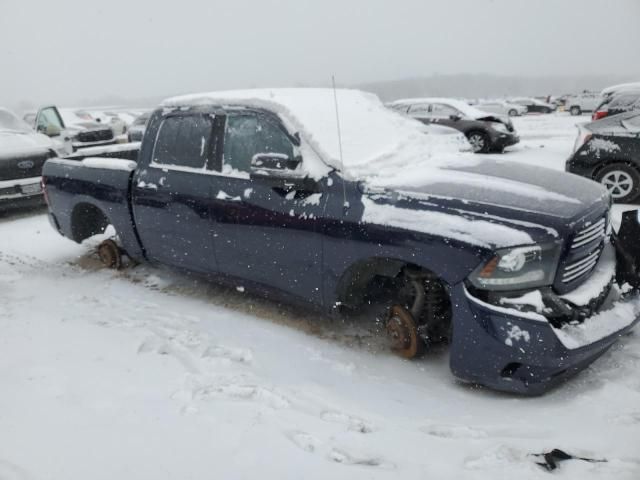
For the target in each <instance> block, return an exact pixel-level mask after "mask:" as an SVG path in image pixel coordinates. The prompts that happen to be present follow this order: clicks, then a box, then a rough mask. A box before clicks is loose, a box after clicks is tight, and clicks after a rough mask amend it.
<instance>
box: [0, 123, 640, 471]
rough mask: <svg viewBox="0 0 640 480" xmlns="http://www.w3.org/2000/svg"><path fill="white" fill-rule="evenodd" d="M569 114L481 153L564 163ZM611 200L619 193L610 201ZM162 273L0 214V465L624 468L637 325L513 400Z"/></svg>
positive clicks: (337, 330) (630, 452) (245, 297)
mask: <svg viewBox="0 0 640 480" xmlns="http://www.w3.org/2000/svg"><path fill="white" fill-rule="evenodd" d="M586 120H587V117H582V118H579V119H576V118H575V117H570V116H567V115H549V116H531V117H524V118H518V119H515V121H514V123H515V125H516V128H517V129H518V131H519V133H520V134H521V137H522V142H521V143H520V144H519V145H517V146H515V147H512V148H511V149H509V152H508V153H506V154H505V155H502V156H497V158H500V159H502V160H509V161H514V162H523V163H532V164H536V165H541V166H545V167H549V168H556V169H559V170H562V169H563V167H564V162H565V160H566V158H567V157H568V155H569V153H570V150H571V148H572V145H573V141H574V139H575V136H576V129H575V127H574V125H575V123H576V121H586ZM619 210H621V209H620V208H619V209H618V211H619ZM242 290H243V289H242V288H239V289H238V291H236V290H228V289H225V288H222V287H217V286H215V285H211V284H207V283H205V282H200V281H197V280H193V279H191V278H188V277H186V276H182V275H179V274H176V273H173V272H170V271H166V270H163V269H156V268H151V267H148V266H144V265H143V266H138V267H136V268H133V269H129V270H125V271H122V272H113V271H107V270H104V269H101V268H99V266H98V264H97V262H96V260H95V258H94V257H93V256H92V245H91V244H89V245H82V246H79V245H76V244H74V243H72V242H70V241H69V240H66V239H64V238H62V237H59V236H58V235H57V234H56V233H55V232H54V231H53V229H52V228H51V227H50V226H49V224H48V222H47V219H46V216H45V215H44V212H43V211H42V210H40V211H36V212H27V213H25V212H22V213H14V214H10V215H2V216H1V217H0V392H2V395H0V479H2V480H9V479H11V480H13V479H56V480H58V479H63V478H64V479H65V480H76V479H78V480H80V479H82V480H86V479H89V478H90V479H92V480H99V479H109V480H112V479H115V478H117V479H136V480H142V479H154V480H160V479H191V478H193V479H203V478H221V479H245V478H246V479H254V478H263V479H271V478H273V479H276V478H277V479H288V478H292V479H300V478H304V479H315V478H318V479H323V480H324V479H327V478H331V479H340V478H345V479H358V478H403V479H424V478H433V479H467V478H469V479H492V480H493V479H496V478H522V479H536V478H540V479H543V478H548V477H549V475H550V474H549V473H547V472H546V471H544V470H543V469H542V468H540V467H539V466H537V465H536V464H535V458H534V457H532V456H530V454H533V453H538V452H542V451H548V450H551V449H553V448H561V449H563V450H566V451H568V452H570V453H573V454H576V455H579V456H586V457H592V458H606V459H607V460H608V462H606V463H586V462H580V461H569V462H566V463H564V464H562V465H561V467H560V470H559V471H557V472H555V473H553V475H554V476H555V477H558V478H563V479H582V478H602V479H610V478H615V479H617V480H618V479H619V480H623V479H638V478H640V447H639V446H638V445H640V373H639V371H640V332H637V331H636V332H634V333H632V334H630V335H628V336H626V337H625V338H623V339H621V341H620V342H619V343H618V344H617V345H616V346H615V347H613V348H612V349H611V350H610V351H609V352H608V353H607V354H605V355H604V356H603V357H602V358H601V359H600V360H598V361H597V362H596V363H595V364H593V365H592V366H591V367H590V368H589V369H587V370H586V371H585V372H583V373H581V374H580V375H579V376H578V377H576V378H574V379H573V380H571V381H570V382H569V383H567V384H566V385H564V386H562V387H560V388H558V389H556V390H554V391H552V392H551V393H549V394H547V395H545V396H543V397H540V398H521V397H514V396H510V395H504V394H499V393H495V392H491V391H488V390H486V389H480V388H472V387H469V386H466V385H463V384H460V383H458V382H457V381H456V380H455V379H454V378H453V377H452V376H451V374H450V373H449V369H448V363H447V361H448V358H447V351H446V349H443V350H438V351H436V352H431V353H429V354H428V355H427V356H426V357H425V358H423V359H421V360H419V361H404V360H401V359H399V358H396V357H394V356H393V355H391V354H390V353H388V352H387V351H386V349H385V348H384V346H383V343H382V342H380V341H379V340H378V339H377V338H376V337H374V336H372V335H371V334H370V333H368V332H369V330H368V329H361V328H358V325H354V324H353V323H349V322H339V321H332V320H330V319H326V318H323V317H321V316H319V315H317V314H314V313H309V312H306V311H302V310H299V309H296V308H291V307H284V306H279V305H276V304H274V303H271V302H269V301H267V300H261V299H257V298H255V297H253V296H251V294H250V293H248V292H243V291H242Z"/></svg>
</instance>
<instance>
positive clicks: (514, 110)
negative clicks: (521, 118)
mask: <svg viewBox="0 0 640 480" xmlns="http://www.w3.org/2000/svg"><path fill="white" fill-rule="evenodd" d="M507 113H508V114H509V116H510V117H517V116H518V111H517V110H516V109H515V108H512V109H511V110H509V111H508V112H507Z"/></svg>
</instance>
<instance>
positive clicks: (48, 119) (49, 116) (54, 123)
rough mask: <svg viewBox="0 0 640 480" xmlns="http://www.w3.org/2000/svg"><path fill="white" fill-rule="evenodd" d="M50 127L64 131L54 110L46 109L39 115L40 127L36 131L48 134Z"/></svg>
mask: <svg viewBox="0 0 640 480" xmlns="http://www.w3.org/2000/svg"><path fill="white" fill-rule="evenodd" d="M50 127H53V128H55V129H58V130H62V122H61V121H60V118H59V117H58V114H57V113H56V112H55V110H54V109H53V108H45V109H44V110H41V111H40V114H39V115H38V125H37V126H36V129H37V130H38V131H39V132H43V133H47V131H48V129H49V128H50Z"/></svg>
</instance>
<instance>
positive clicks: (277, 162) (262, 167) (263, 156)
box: [251, 153, 302, 176]
mask: <svg viewBox="0 0 640 480" xmlns="http://www.w3.org/2000/svg"><path fill="white" fill-rule="evenodd" d="M301 162H302V158H301V157H294V158H290V157H289V156H288V155H285V154H283V153H256V154H255V155H254V156H253V158H252V159H251V169H252V170H257V171H260V172H264V173H265V174H270V173H271V174H274V175H275V176H279V175H282V174H283V173H286V172H287V171H290V170H295V169H296V168H298V165H300V163H301Z"/></svg>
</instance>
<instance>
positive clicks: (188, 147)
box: [153, 115, 213, 169]
mask: <svg viewBox="0 0 640 480" xmlns="http://www.w3.org/2000/svg"><path fill="white" fill-rule="evenodd" d="M212 126H213V125H212V119H211V117H210V116H208V115H188V116H175V117H168V118H166V119H165V120H164V121H163V122H162V125H161V126H160V130H159V131H158V139H157V141H156V145H155V148H154V151H153V163H155V164H158V165H167V166H176V167H187V168H193V169H205V168H207V163H208V161H209V156H210V142H211V133H212Z"/></svg>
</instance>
